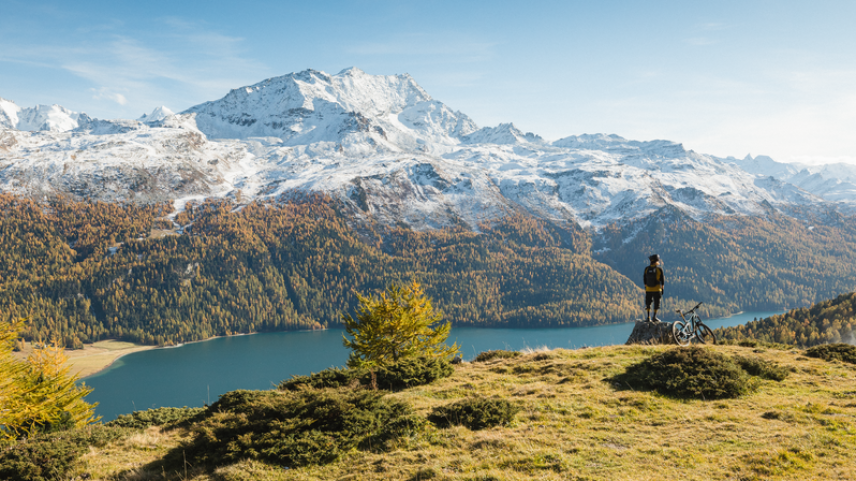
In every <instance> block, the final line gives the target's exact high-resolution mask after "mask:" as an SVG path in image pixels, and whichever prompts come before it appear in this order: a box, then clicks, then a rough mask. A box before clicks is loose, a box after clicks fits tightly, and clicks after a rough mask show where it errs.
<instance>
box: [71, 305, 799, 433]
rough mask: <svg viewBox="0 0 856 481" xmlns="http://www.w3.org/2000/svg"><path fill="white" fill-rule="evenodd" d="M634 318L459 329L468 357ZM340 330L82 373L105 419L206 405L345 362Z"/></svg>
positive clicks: (578, 336) (578, 339) (224, 340)
mask: <svg viewBox="0 0 856 481" xmlns="http://www.w3.org/2000/svg"><path fill="white" fill-rule="evenodd" d="M782 312H783V311H771V312H747V313H741V314H737V315H734V316H731V317H726V318H720V319H710V320H706V321H704V322H705V324H707V325H708V326H710V327H711V328H712V329H716V328H718V327H730V326H737V325H740V324H745V323H747V322H749V321H752V320H753V319H755V318H758V319H762V318H765V317H769V316H772V315H775V314H781V313H782ZM633 326H634V323H632V322H630V323H626V324H612V325H606V326H594V327H562V328H545V329H511V328H478V327H453V328H452V332H451V334H450V336H449V340H448V343H449V344H451V343H452V342H457V343H458V346H460V349H461V353H462V355H463V357H464V359H465V360H469V359H472V358H474V357H475V356H476V355H477V354H478V353H480V352H482V351H489V350H493V349H508V350H522V349H526V348H531V349H537V348H542V347H546V348H550V349H554V348H564V349H579V348H583V347H595V346H606V345H615V344H624V342H625V341H627V338H628V336H630V332H631V331H632V330H633ZM344 332H345V331H344V330H342V329H328V330H323V331H290V332H276V333H264V334H253V335H238V336H231V337H221V338H215V339H211V340H208V341H204V342H196V343H191V344H186V345H182V346H178V347H169V348H162V349H153V350H148V351H142V352H136V353H132V354H128V355H127V356H124V357H122V358H120V359H118V360H116V362H114V363H113V364H112V365H111V366H110V367H109V368H107V369H105V370H103V371H101V372H99V373H97V374H94V375H92V376H89V377H87V378H85V379H83V382H85V383H86V385H88V386H90V387H92V388H94V391H93V392H92V393H91V394H89V395H88V396H87V397H86V401H87V402H97V403H98V407H97V408H96V410H95V412H96V414H97V415H100V416H102V420H103V421H104V422H106V421H110V420H113V419H115V418H116V417H117V416H118V415H120V414H126V413H130V412H132V411H140V410H145V409H150V408H158V407H164V406H172V407H182V406H188V407H193V406H203V405H206V404H211V403H213V402H215V401H217V398H218V396H219V395H220V394H223V393H226V392H229V391H234V390H236V389H272V388H274V387H275V386H276V385H277V384H278V383H279V382H280V381H282V380H283V379H289V378H290V377H291V376H292V375H301V374H302V375H306V374H310V373H312V372H318V371H321V370H324V369H327V368H328V367H334V366H344V365H345V362H346V360H347V359H348V350H347V349H345V347H344V346H342V336H343V334H344Z"/></svg>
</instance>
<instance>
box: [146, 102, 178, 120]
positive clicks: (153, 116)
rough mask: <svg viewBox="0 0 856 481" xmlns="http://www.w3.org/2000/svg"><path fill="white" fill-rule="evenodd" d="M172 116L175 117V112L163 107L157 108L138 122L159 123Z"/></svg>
mask: <svg viewBox="0 0 856 481" xmlns="http://www.w3.org/2000/svg"><path fill="white" fill-rule="evenodd" d="M171 115H175V112H173V111H172V110H170V109H168V108H166V107H165V106H163V105H161V106H160V107H157V108H155V109H154V110H152V113H150V114H143V115H142V116H141V117H140V118H138V119H137V120H138V121H140V122H146V123H151V122H157V121H160V120H164V119H165V118H167V117H169V116H171Z"/></svg>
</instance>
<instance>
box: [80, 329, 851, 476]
mask: <svg viewBox="0 0 856 481" xmlns="http://www.w3.org/2000/svg"><path fill="white" fill-rule="evenodd" d="M665 349H668V348H667V347H628V346H612V347H603V348H589V349H580V350H574V351H571V350H554V351H544V352H533V353H527V354H524V355H522V356H518V357H514V358H495V359H492V360H489V361H486V362H478V363H463V364H461V365H459V366H457V367H456V370H455V373H454V374H453V375H452V376H451V377H449V378H445V379H441V380H439V381H436V382H434V383H432V384H430V385H427V386H420V387H416V388H411V389H406V390H403V391H400V392H397V393H392V394H390V396H392V397H393V398H396V399H398V400H401V401H405V402H407V403H409V404H410V405H412V406H413V407H414V409H415V411H416V412H417V413H419V414H420V415H423V416H426V417H427V416H428V415H429V413H430V412H431V410H432V409H433V408H435V407H437V406H441V405H445V404H449V403H452V402H455V401H458V400H461V399H464V398H467V397H472V396H483V397H499V398H505V399H507V400H510V401H512V402H514V403H517V404H518V405H519V406H520V408H521V410H520V412H519V414H517V416H516V418H515V420H514V421H513V422H512V423H510V424H508V425H504V426H499V427H493V428H487V429H483V430H478V431H471V430H469V429H467V428H465V427H460V426H456V427H451V428H447V429H439V428H437V427H435V426H433V425H432V424H430V423H428V424H426V425H425V427H424V428H422V429H421V430H419V431H417V432H414V433H412V434H411V435H409V436H407V437H404V438H401V439H399V440H398V441H397V442H396V444H395V445H394V446H393V448H392V449H391V450H388V451H387V452H371V451H358V450H353V451H351V452H348V453H346V454H345V455H344V456H343V457H342V458H341V459H340V460H339V461H337V462H335V463H332V464H328V465H324V466H309V467H300V468H296V467H292V466H272V465H268V464H264V463H261V462H258V461H240V462H237V463H236V464H231V465H227V466H221V467H219V468H216V470H214V471H203V470H201V469H198V468H197V467H194V466H191V465H185V466H183V467H181V468H180V469H175V467H174V466H173V467H172V468H169V469H167V468H166V467H165V465H164V464H162V463H160V462H159V460H160V459H162V458H163V457H164V456H165V455H166V454H167V453H168V452H170V451H171V450H174V449H175V448H176V447H177V446H179V445H180V443H181V441H182V440H183V439H187V437H188V436H189V431H188V430H187V429H186V428H175V429H171V430H162V429H161V428H158V427H150V428H147V429H145V430H138V432H137V434H134V435H132V436H130V437H125V438H123V439H121V440H117V441H114V442H111V443H108V444H107V445H105V446H103V447H99V448H89V449H90V450H89V452H88V453H86V454H85V455H84V456H82V457H81V458H80V459H79V461H78V465H77V467H76V468H75V475H76V476H86V477H85V478H84V477H81V478H78V479H104V480H122V479H128V480H160V479H170V480H197V481H203V480H212V481H214V480H217V481H231V480H235V481H237V480H388V479H400V480H414V481H415V480H428V479H432V480H535V479H538V480H663V479H681V480H753V479H759V480H760V479H763V480H768V479H771V480H777V479H781V480H793V479H856V463H854V462H853V453H856V365H853V364H847V363H842V362H827V361H823V360H821V359H814V358H809V357H806V356H805V355H804V351H801V350H775V349H765V348H758V347H755V348H748V347H739V346H715V347H712V348H711V349H715V350H717V351H719V352H721V353H723V354H726V355H729V356H733V355H741V356H753V357H758V358H760V359H763V360H767V361H774V362H777V363H778V364H779V365H781V366H783V367H784V368H786V369H788V370H790V371H791V372H790V374H789V375H788V376H787V377H786V378H785V379H784V380H783V381H781V382H776V381H771V380H761V381H760V387H759V389H758V391H757V392H755V393H753V394H749V395H745V396H742V397H740V398H736V399H727V400H716V401H705V400H685V399H673V398H670V397H666V396H663V395H660V394H657V393H653V392H647V391H639V390H634V389H632V388H631V387H630V386H627V385H620V384H619V383H617V382H616V381H615V380H613V379H612V378H613V377H614V376H616V375H618V374H621V373H622V372H624V370H625V369H626V368H627V367H628V366H630V365H631V364H634V363H637V362H639V361H642V360H644V359H646V358H648V357H650V356H651V355H653V354H656V353H659V352H662V351H663V350H665ZM173 452H174V451H173Z"/></svg>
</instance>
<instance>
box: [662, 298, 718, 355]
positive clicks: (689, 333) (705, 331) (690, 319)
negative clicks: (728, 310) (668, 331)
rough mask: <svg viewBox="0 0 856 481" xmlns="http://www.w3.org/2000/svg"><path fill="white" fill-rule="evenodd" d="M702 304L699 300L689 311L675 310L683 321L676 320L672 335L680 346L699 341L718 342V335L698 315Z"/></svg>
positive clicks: (706, 342) (704, 342) (705, 342)
mask: <svg viewBox="0 0 856 481" xmlns="http://www.w3.org/2000/svg"><path fill="white" fill-rule="evenodd" d="M701 305H702V303H701V302H699V303H698V304H697V305H696V306H695V307H693V308H692V309H690V310H689V311H682V310H680V309H677V310H675V312H677V313H678V315H679V316H681V319H683V321H675V323H674V324H672V336H673V337H674V338H675V342H676V343H678V345H679V346H689V345H690V343H691V342H693V341H697V342H700V343H702V344H716V336H715V335H713V331H712V330H711V329H710V328H709V327H707V326H705V325H704V323H703V322H701V318H699V317H698V312H696V311H697V310H698V308H699V307H700V306H701Z"/></svg>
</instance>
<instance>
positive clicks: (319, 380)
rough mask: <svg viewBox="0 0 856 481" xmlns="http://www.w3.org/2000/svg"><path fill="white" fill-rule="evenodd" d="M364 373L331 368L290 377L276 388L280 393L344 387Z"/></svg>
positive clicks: (353, 369)
mask: <svg viewBox="0 0 856 481" xmlns="http://www.w3.org/2000/svg"><path fill="white" fill-rule="evenodd" d="M365 373H366V371H364V370H363V369H356V368H352V369H348V368H344V369H343V368H339V367H331V368H329V369H325V370H323V371H321V372H314V373H312V374H310V375H308V376H292V377H291V379H286V380H284V381H282V382H280V383H279V386H278V387H279V390H280V391H297V390H300V389H303V388H314V389H321V388H327V387H330V388H339V387H346V386H350V385H351V384H353V383H354V381H355V380H359V379H360V378H361V377H362V376H363V375H365Z"/></svg>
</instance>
